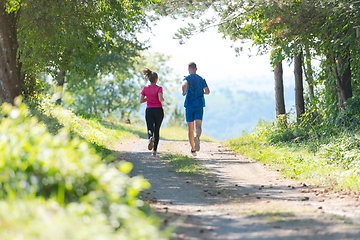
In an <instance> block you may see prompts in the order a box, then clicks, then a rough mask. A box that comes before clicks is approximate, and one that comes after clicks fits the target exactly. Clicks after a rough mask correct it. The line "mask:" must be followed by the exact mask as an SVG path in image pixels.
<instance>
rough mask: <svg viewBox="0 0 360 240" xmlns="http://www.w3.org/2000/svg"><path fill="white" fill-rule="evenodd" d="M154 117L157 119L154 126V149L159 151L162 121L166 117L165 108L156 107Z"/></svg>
mask: <svg viewBox="0 0 360 240" xmlns="http://www.w3.org/2000/svg"><path fill="white" fill-rule="evenodd" d="M154 110H155V111H154V112H155V114H154V119H155V127H154V137H155V142H154V151H157V147H158V144H159V140H160V127H161V123H162V121H163V119H164V110H163V109H162V108H154Z"/></svg>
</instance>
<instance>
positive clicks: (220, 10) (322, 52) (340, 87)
mask: <svg viewBox="0 0 360 240" xmlns="http://www.w3.org/2000/svg"><path fill="white" fill-rule="evenodd" d="M359 5H360V2H359V1H355V0H354V1H345V0H327V1H320V0H311V1H305V0H299V1H293V0H281V1H267V0H257V1H251V0H243V1H226V0H225V1H211V0H209V1H206V0H205V1H200V2H194V1H176V2H173V1H168V2H165V4H164V5H162V6H161V7H160V8H159V9H160V10H159V12H161V13H163V14H170V15H176V14H180V15H183V16H190V15H192V14H193V15H194V16H195V18H199V15H200V16H201V14H202V13H204V16H209V15H210V14H209V13H211V12H212V13H213V15H210V17H203V18H201V20H199V21H195V22H190V23H188V26H187V27H184V28H182V29H180V30H179V31H178V33H177V34H176V36H177V37H178V38H179V39H180V40H181V39H183V38H189V37H191V36H192V35H193V34H195V33H199V32H201V31H205V30H206V29H207V28H209V27H217V28H218V30H219V31H220V32H221V33H223V34H224V37H229V38H230V39H232V40H234V41H237V42H238V41H240V42H242V41H245V40H247V39H250V40H251V41H252V42H253V44H254V45H256V46H258V49H259V53H260V54H262V53H264V52H269V51H271V50H272V49H281V51H282V54H283V60H285V61H289V62H291V61H296V65H297V68H296V69H297V70H296V73H297V74H296V85H297V94H296V95H297V100H296V101H297V115H298V118H299V117H300V116H301V114H302V113H304V112H305V111H306V109H305V107H303V105H306V104H305V103H304V104H303V101H305V100H306V98H304V96H303V90H302V86H300V85H302V83H301V82H302V79H301V78H302V77H303V76H302V75H303V74H304V73H305V76H306V81H307V83H308V88H309V94H310V98H309V99H310V101H311V102H310V103H309V104H307V106H310V109H309V110H310V111H311V112H317V113H320V112H322V114H323V117H324V118H325V117H326V116H328V114H327V113H329V111H327V110H326V109H330V108H331V109H332V106H333V103H334V102H333V101H331V100H330V98H332V96H334V95H337V99H336V100H335V101H336V102H337V105H338V106H339V108H338V109H337V110H335V111H337V112H334V113H333V114H334V115H341V113H340V112H339V111H341V110H342V109H344V108H345V107H346V101H347V100H348V99H349V98H351V96H352V95H353V92H354V88H355V89H356V90H355V91H359V90H360V89H359V86H358V85H354V84H353V82H352V80H353V79H354V76H358V78H359V77H360V71H359V70H360V68H359V67H358V66H359V60H360V59H359V57H358V56H359V54H358V52H359V44H358V39H357V38H356V36H355V30H354V27H356V26H358V25H359V20H358V19H359V18H358V16H359V14H358V7H359ZM169 9H171V10H172V11H170V10H169ZM198 9H199V10H198ZM207 9H211V10H210V11H205V10H207ZM194 12H195V14H194ZM237 50H239V51H240V50H241V47H239V48H238V49H237ZM303 51H306V64H305V65H304V68H306V70H307V71H304V72H302V73H300V72H301V71H302V70H301V68H302V65H303V64H302V62H301V64H300V58H299V56H298V54H299V53H300V52H303ZM314 58H317V59H318V60H319V61H320V63H321V64H320V66H322V67H323V69H321V70H320V71H319V72H318V73H314V71H313V68H312V66H311V60H312V59H314ZM273 63H275V62H273ZM327 69H331V71H330V72H329V71H327ZM324 73H325V74H326V76H325V75H324ZM333 84H335V86H336V88H333V87H330V88H325V87H324V86H331V85H333ZM328 100H330V101H328ZM315 101H317V102H315ZM316 108H318V109H316ZM318 110H321V111H318Z"/></svg>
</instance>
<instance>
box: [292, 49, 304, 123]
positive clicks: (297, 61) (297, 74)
mask: <svg viewBox="0 0 360 240" xmlns="http://www.w3.org/2000/svg"><path fill="white" fill-rule="evenodd" d="M302 57H303V53H302V52H300V53H298V54H296V55H295V56H294V78H295V107H296V119H297V122H298V123H301V116H302V115H303V114H304V113H305V106H304V105H305V103H304V88H303V72H302V62H303V60H302Z"/></svg>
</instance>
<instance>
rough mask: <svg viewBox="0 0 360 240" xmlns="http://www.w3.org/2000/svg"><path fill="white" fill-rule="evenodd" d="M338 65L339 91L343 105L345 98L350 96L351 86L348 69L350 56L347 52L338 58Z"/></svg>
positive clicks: (343, 104)
mask: <svg viewBox="0 0 360 240" xmlns="http://www.w3.org/2000/svg"><path fill="white" fill-rule="evenodd" d="M338 66H339V70H340V71H339V73H340V76H339V80H340V82H339V83H338V84H339V88H340V91H339V93H340V94H341V95H340V98H341V102H342V106H345V103H346V100H348V99H349V98H351V97H352V87H351V69H350V57H349V55H348V54H347V55H346V56H342V57H340V58H339V59H338Z"/></svg>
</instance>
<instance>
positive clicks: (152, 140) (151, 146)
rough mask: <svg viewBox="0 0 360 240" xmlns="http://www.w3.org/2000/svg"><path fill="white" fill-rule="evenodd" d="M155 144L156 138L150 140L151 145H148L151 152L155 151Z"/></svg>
mask: <svg viewBox="0 0 360 240" xmlns="http://www.w3.org/2000/svg"><path fill="white" fill-rule="evenodd" d="M154 142H155V138H154V137H151V138H149V144H148V149H149V150H152V149H153V147H154Z"/></svg>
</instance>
